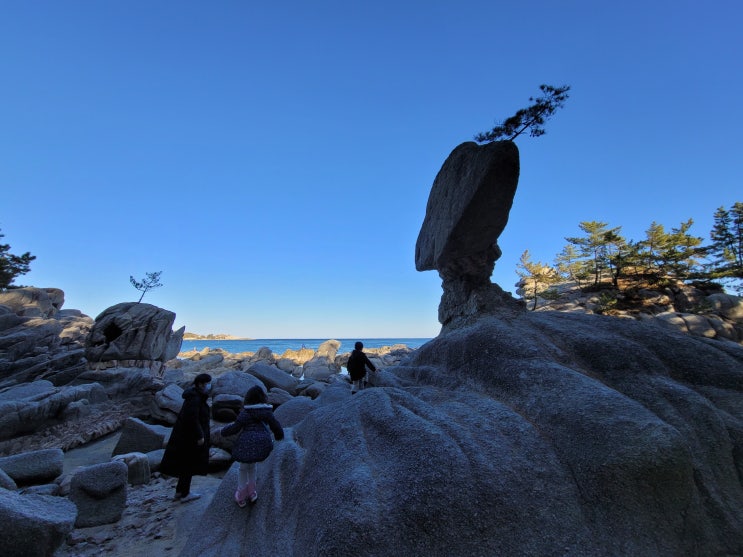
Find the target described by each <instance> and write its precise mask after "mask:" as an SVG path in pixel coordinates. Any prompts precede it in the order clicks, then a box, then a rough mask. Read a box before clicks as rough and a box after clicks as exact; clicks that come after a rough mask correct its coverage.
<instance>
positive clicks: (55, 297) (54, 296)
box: [0, 286, 64, 319]
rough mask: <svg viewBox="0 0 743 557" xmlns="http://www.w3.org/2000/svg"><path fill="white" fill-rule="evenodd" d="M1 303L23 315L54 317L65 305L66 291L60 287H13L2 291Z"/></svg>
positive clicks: (44, 317)
mask: <svg viewBox="0 0 743 557" xmlns="http://www.w3.org/2000/svg"><path fill="white" fill-rule="evenodd" d="M0 304H2V305H4V306H7V307H8V308H10V309H11V310H12V311H13V313H15V314H16V315H19V316H23V317H40V318H43V319H49V318H51V317H54V316H55V315H56V314H57V312H58V311H59V310H60V309H62V306H63V305H64V292H63V291H62V290H60V289H59V288H35V287H32V286H27V287H24V288H11V289H9V290H6V291H4V292H0Z"/></svg>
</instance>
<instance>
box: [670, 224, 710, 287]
mask: <svg viewBox="0 0 743 557" xmlns="http://www.w3.org/2000/svg"><path fill="white" fill-rule="evenodd" d="M692 224H694V221H693V220H692V219H689V220H687V221H686V222H682V223H681V224H680V225H679V227H678V228H672V229H671V233H670V234H668V240H667V243H666V246H665V249H664V250H663V252H662V258H663V263H664V265H665V266H666V268H667V269H668V274H669V275H672V276H673V277H675V278H677V279H680V280H683V279H687V278H689V277H690V275H691V274H692V272H693V271H694V269H695V267H696V266H697V264H698V257H699V255H700V253H701V249H700V246H701V244H702V238H699V237H697V236H692V235H691V234H689V233H688V231H689V229H690V228H691V226H692Z"/></svg>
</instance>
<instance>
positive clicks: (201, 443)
mask: <svg viewBox="0 0 743 557" xmlns="http://www.w3.org/2000/svg"><path fill="white" fill-rule="evenodd" d="M196 444H197V445H198V446H199V447H201V446H202V445H203V444H204V438H203V437H202V438H201V439H199V440H198V441H196Z"/></svg>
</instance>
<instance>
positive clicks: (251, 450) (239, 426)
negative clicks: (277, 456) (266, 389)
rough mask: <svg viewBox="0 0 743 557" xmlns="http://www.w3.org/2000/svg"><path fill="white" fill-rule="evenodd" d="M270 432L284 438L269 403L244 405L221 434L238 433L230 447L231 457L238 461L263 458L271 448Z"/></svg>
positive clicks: (257, 460)
mask: <svg viewBox="0 0 743 557" xmlns="http://www.w3.org/2000/svg"><path fill="white" fill-rule="evenodd" d="M269 428H270V430H269ZM271 432H273V435H274V436H275V437H276V439H277V440H278V441H280V440H281V439H283V438H284V430H283V429H282V428H281V424H280V423H279V421H278V420H277V419H276V418H275V417H274V415H273V408H272V406H271V405H270V404H252V405H250V406H245V407H243V409H242V410H241V411H240V415H239V416H238V417H237V420H235V421H234V422H232V423H231V424H230V425H227V426H225V427H223V428H222V435H235V434H236V433H239V434H240V435H239V436H238V437H237V439H236V440H235V444H234V445H233V447H232V458H234V459H235V460H237V461H238V462H261V461H263V460H265V459H266V458H267V457H268V455H269V454H271V450H272V449H273V438H272V437H271Z"/></svg>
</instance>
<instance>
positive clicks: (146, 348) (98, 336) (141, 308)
mask: <svg viewBox="0 0 743 557" xmlns="http://www.w3.org/2000/svg"><path fill="white" fill-rule="evenodd" d="M174 321H175V313H173V312H172V311H168V310H166V309H162V308H159V307H157V306H153V305H150V304H142V303H136V302H125V303H121V304H117V305H115V306H112V307H110V308H108V309H106V310H104V311H103V312H102V313H101V314H100V315H99V316H98V317H96V319H95V325H93V329H92V330H91V331H90V334H89V335H88V339H87V342H86V345H85V357H86V358H87V359H88V361H89V362H108V361H121V360H134V361H139V362H143V361H146V362H155V361H157V362H167V361H168V360H171V359H173V358H175V357H176V356H177V355H178V352H179V351H180V347H181V344H182V341H183V333H184V332H185V327H182V328H181V329H179V330H178V331H173V330H172V329H171V328H172V326H173V323H174Z"/></svg>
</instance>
